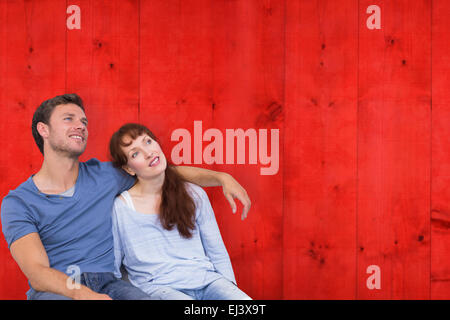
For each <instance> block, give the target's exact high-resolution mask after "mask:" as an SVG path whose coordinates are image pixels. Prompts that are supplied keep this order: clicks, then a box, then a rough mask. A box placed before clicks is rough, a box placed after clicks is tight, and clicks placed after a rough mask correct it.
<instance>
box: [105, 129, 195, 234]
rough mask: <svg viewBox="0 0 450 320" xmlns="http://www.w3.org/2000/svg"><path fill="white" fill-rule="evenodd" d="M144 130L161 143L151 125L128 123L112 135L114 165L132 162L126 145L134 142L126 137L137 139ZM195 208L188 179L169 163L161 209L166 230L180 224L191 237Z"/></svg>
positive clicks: (161, 218) (111, 153) (110, 150)
mask: <svg viewBox="0 0 450 320" xmlns="http://www.w3.org/2000/svg"><path fill="white" fill-rule="evenodd" d="M142 134H147V135H148V136H149V137H150V138H152V139H153V140H155V141H156V142H158V143H159V140H158V139H157V138H156V136H155V135H154V134H153V133H152V132H151V131H150V130H149V129H148V128H147V127H145V126H143V125H141V124H137V123H127V124H125V125H123V126H122V127H120V129H119V130H117V131H116V132H115V133H114V134H113V135H112V137H111V140H110V142H109V152H110V157H111V162H112V164H113V165H114V167H116V168H122V167H123V166H124V165H126V164H127V162H128V159H127V156H126V155H125V153H124V152H123V150H122V147H126V146H129V145H130V144H131V143H132V142H130V143H128V144H125V143H124V142H123V138H124V137H125V136H127V137H130V138H131V139H133V140H134V139H136V138H137V137H139V136H140V135H142ZM195 209H196V208H195V202H194V200H193V199H192V197H191V196H190V195H189V193H188V191H187V190H186V181H185V180H184V179H183V178H182V177H181V176H180V175H179V174H178V173H177V172H176V171H175V169H174V168H173V166H172V165H169V163H167V168H166V170H165V177H164V183H163V186H162V196H161V205H160V212H159V220H160V222H161V225H162V226H163V228H164V229H166V230H172V229H173V227H174V226H176V227H177V229H178V232H179V233H180V235H181V236H182V237H184V238H191V237H192V231H193V230H194V228H195Z"/></svg>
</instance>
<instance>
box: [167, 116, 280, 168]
mask: <svg viewBox="0 0 450 320" xmlns="http://www.w3.org/2000/svg"><path fill="white" fill-rule="evenodd" d="M193 132H194V133H193V136H192V135H191V132H190V131H189V130H187V129H184V128H178V129H176V130H174V131H173V132H172V135H171V141H179V143H178V144H176V145H175V146H174V147H173V149H172V153H171V159H172V162H173V163H174V164H176V165H179V164H202V163H206V164H214V163H215V164H258V162H259V164H261V165H264V167H261V168H260V174H261V175H275V174H277V173H278V170H279V166H280V156H279V153H280V130H279V129H270V133H269V132H268V129H259V130H258V131H257V130H256V129H253V128H250V129H246V130H245V131H244V129H240V128H239V129H225V134H223V132H222V131H220V130H219V129H216V128H210V129H207V130H205V132H203V129H202V121H194V130H193ZM269 134H270V138H269ZM269 140H270V141H269ZM204 141H207V142H209V143H208V145H206V147H204V148H203V142H204ZM247 142H248V143H247ZM269 143H270V152H269ZM192 146H193V151H194V152H193V153H194V154H193V156H192ZM235 150H236V156H235ZM247 155H248V163H247V162H246V160H247ZM235 158H236V159H235ZM235 160H236V161H235Z"/></svg>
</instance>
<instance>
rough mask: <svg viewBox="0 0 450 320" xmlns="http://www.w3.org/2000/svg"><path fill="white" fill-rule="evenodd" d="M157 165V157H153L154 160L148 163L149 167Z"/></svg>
mask: <svg viewBox="0 0 450 320" xmlns="http://www.w3.org/2000/svg"><path fill="white" fill-rule="evenodd" d="M158 164H159V157H155V159H153V160H152V162H150V167H155V166H157V165H158Z"/></svg>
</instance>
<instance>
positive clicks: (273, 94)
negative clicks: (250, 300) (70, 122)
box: [0, 0, 450, 299]
mask: <svg viewBox="0 0 450 320" xmlns="http://www.w3.org/2000/svg"><path fill="white" fill-rule="evenodd" d="M73 4H75V5H78V6H79V8H80V9H81V29H79V30H77V29H74V30H69V29H68V28H67V27H66V19H67V18H68V17H69V16H70V14H67V13H66V9H67V7H68V6H69V5H73ZM371 5H377V6H378V7H379V8H380V15H381V28H380V29H369V28H368V27H367V24H366V21H367V20H368V18H369V17H370V16H371V15H372V14H373V13H367V12H366V10H367V8H368V7H369V6H371ZM449 14H450V4H449V3H448V1H446V0H433V1H429V0H396V1H386V0H374V1H368V0H359V1H358V0H328V1H326V0H314V1H310V0H296V1H295V0H278V1H276V0H272V1H270V0H262V1H261V0H249V1H247V0H235V1H209V0H184V1H181V0H178V1H175V0H170V1H169V0H148V1H146V0H140V1H139V0H130V1H119V0H104V1H93V0H77V1H69V0H67V1H66V0H39V1H38V0H30V1H7V0H0V75H1V76H0V112H1V114H2V117H1V120H0V135H1V137H2V139H0V149H1V150H2V158H1V159H0V197H3V196H4V195H6V193H7V192H8V190H10V189H13V188H15V187H16V186H17V185H18V184H20V183H21V182H22V181H24V180H25V179H26V178H27V177H29V175H31V174H32V173H34V172H36V171H37V170H38V169H39V167H40V164H41V161H42V158H41V156H40V153H39V151H38V149H37V148H36V147H35V146H34V141H33V140H32V137H31V133H30V123H31V117H32V114H33V112H34V110H35V108H36V107H37V105H38V104H39V103H40V102H42V101H43V100H44V99H47V98H49V97H52V96H55V95H57V94H61V93H64V92H77V93H79V94H80V95H81V96H82V97H83V99H84V100H85V104H86V107H87V112H86V113H87V116H88V118H89V123H90V139H89V140H90V141H89V144H88V148H87V150H86V152H85V154H84V155H83V157H82V160H86V159H89V158H91V157H97V158H99V159H101V160H107V142H108V140H109V137H110V136H111V134H112V132H113V131H114V130H115V129H117V128H118V127H119V126H120V125H121V124H123V123H125V122H128V121H140V122H142V123H144V124H146V125H148V126H149V127H150V128H151V129H152V130H153V131H154V132H155V134H157V135H158V136H159V137H160V138H161V141H162V144H163V149H164V150H165V152H166V155H167V156H169V157H170V154H171V151H172V149H173V148H174V146H175V145H176V144H177V143H178V142H177V141H171V134H172V132H174V131H175V130H177V129H180V128H184V129H187V130H188V131H189V132H190V134H191V137H192V144H194V143H195V137H196V134H195V133H196V132H197V131H196V129H194V121H201V123H200V124H201V127H202V128H201V129H199V127H198V124H199V123H197V130H200V134H201V135H203V133H204V132H205V131H206V130H207V129H211V128H214V129H217V130H216V131H215V132H216V133H217V132H221V133H222V138H223V144H224V147H223V158H224V161H223V163H214V164H211V165H209V164H206V163H205V159H204V158H202V157H201V154H200V157H199V158H196V156H195V154H196V150H195V148H194V147H193V148H192V156H193V157H192V161H193V162H192V163H193V165H197V166H201V167H205V168H210V169H214V170H221V171H226V172H228V173H230V174H232V175H233V176H234V177H236V178H237V179H238V181H239V182H240V183H241V184H242V185H243V186H244V187H245V188H246V189H247V191H248V193H249V195H250V197H251V199H252V208H251V211H250V214H249V217H248V219H247V220H245V221H240V219H239V214H237V215H232V214H231V210H230V209H229V206H228V203H227V202H226V200H225V198H224V197H223V196H222V192H221V190H220V189H219V188H215V189H208V190H207V191H208V194H209V196H210V199H211V202H212V204H213V207H214V209H215V212H216V216H217V220H218V222H219V225H220V227H221V231H222V236H223V238H224V241H225V243H226V245H227V248H228V251H229V253H230V256H231V260H232V263H233V266H234V269H235V273H236V277H237V281H238V283H239V286H240V287H242V288H243V289H244V290H245V291H246V292H247V293H248V294H249V295H250V296H252V297H254V298H256V299H449V298H450V285H449V283H450V282H449V279H450V254H449V252H450V233H449V226H450V216H449V215H450V206H449V200H450V191H449V190H450V164H449V162H450V151H449V150H450V138H449V137H450V129H449V126H448V123H449V122H450V108H449V103H450V97H449V94H448V91H449V90H448V88H449V78H448V74H449V73H450V57H449V54H448V53H447V51H448V50H447V47H448V43H449V40H450V39H449V33H448V30H450V22H449V19H450V17H449ZM238 128H241V129H243V130H244V131H245V130H255V131H256V132H259V131H258V130H259V129H263V130H264V129H266V130H267V132H268V140H267V144H268V146H269V147H268V154H271V153H270V152H271V151H272V152H275V149H274V148H272V147H270V144H271V142H273V141H272V138H271V134H270V133H271V132H274V131H273V130H276V129H278V130H279V137H278V138H279V169H278V171H277V173H276V174H274V175H262V174H261V169H263V168H264V167H268V165H265V164H262V163H261V158H260V156H257V164H250V161H251V155H250V153H251V152H250V151H251V150H250V148H249V146H248V145H247V147H246V148H244V149H243V148H239V147H235V149H234V151H235V152H234V153H235V160H234V164H227V163H226V161H225V158H226V156H227V154H226V148H225V144H226V131H227V129H238ZM271 130H272V131H271ZM273 138H274V137H273ZM216 139H217V137H216ZM274 139H275V138H274ZM203 140H204V141H203V145H202V146H203V149H205V148H206V147H207V146H208V144H209V143H211V142H210V141H206V140H207V139H206V137H204V138H203ZM257 141H258V142H259V143H260V145H259V146H258V152H261V148H260V147H261V143H262V142H263V141H262V139H261V137H260V136H257ZM214 142H217V141H216V140H214ZM217 152H219V149H216V151H215V156H217ZM244 152H245V161H244V164H236V161H237V160H236V159H237V158H239V156H240V155H242V154H243V153H244ZM219 153H220V152H219ZM172 160H173V159H172ZM195 160H198V161H196V162H194V161H195ZM272 160H273V161H274V159H273V158H272ZM239 210H241V207H239ZM0 238H1V241H0V259H1V261H2V263H1V265H0V299H23V298H25V291H26V288H27V282H26V279H25V277H24V276H23V275H22V273H21V271H20V270H19V268H18V267H17V265H16V263H15V262H14V260H13V259H12V258H11V255H10V253H9V250H8V249H7V246H6V242H5V241H4V239H3V236H1V237H0ZM370 266H376V267H378V268H379V269H378V270H379V274H377V273H376V272H375V274H373V273H372V272H373V271H371V270H373V269H370ZM368 268H369V269H368ZM377 275H379V276H380V277H379V278H376V277H375V276H377ZM373 277H375V278H373ZM373 279H379V280H380V282H379V284H380V286H379V287H375V288H373V287H372V286H371V285H370V283H372V282H371V280H373ZM368 280H369V281H368ZM373 283H376V281H375V282H373ZM373 283H372V284H373Z"/></svg>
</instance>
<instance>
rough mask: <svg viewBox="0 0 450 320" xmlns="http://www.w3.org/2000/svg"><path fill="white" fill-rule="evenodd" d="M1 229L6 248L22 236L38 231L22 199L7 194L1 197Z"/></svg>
mask: <svg viewBox="0 0 450 320" xmlns="http://www.w3.org/2000/svg"><path fill="white" fill-rule="evenodd" d="M1 223H2V231H3V235H4V236H5V239H6V242H7V243H8V248H9V247H11V244H12V243H13V242H14V241H16V240H18V239H19V238H22V237H23V236H25V235H27V234H29V233H33V232H38V230H37V227H36V221H35V219H34V218H33V217H32V215H31V213H30V211H29V209H28V208H27V206H26V205H25V204H24V203H23V201H22V200H21V199H20V198H18V197H16V196H11V195H7V196H6V197H5V198H3V201H2V206H1Z"/></svg>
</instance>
